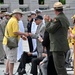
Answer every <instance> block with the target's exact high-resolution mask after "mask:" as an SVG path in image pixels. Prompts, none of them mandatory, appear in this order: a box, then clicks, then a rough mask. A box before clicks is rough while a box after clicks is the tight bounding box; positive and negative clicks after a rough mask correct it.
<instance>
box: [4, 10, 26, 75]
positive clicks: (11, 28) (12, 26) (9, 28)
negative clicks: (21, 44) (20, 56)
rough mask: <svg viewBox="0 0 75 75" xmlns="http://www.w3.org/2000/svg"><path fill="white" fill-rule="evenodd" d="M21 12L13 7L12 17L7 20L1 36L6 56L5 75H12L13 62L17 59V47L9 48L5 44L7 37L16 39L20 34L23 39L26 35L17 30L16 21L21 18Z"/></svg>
mask: <svg viewBox="0 0 75 75" xmlns="http://www.w3.org/2000/svg"><path fill="white" fill-rule="evenodd" d="M22 14H23V13H22V11H21V10H20V9H15V10H14V11H13V12H12V17H11V18H10V20H9V21H8V23H7V25H6V28H5V36H4V38H3V48H4V51H5V53H6V56H7V61H6V73H5V75H13V68H14V63H15V62H16V60H17V48H12V49H10V48H9V47H8V46H7V41H8V40H7V38H8V37H17V39H19V37H20V36H21V37H23V39H24V37H25V36H26V33H22V32H20V31H19V25H18V21H19V20H20V19H21V17H22ZM19 35H20V36H19Z"/></svg>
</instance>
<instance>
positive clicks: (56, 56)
mask: <svg viewBox="0 0 75 75" xmlns="http://www.w3.org/2000/svg"><path fill="white" fill-rule="evenodd" d="M52 56H53V61H54V66H55V69H56V72H57V75H67V71H66V68H65V52H64V51H56V52H52Z"/></svg>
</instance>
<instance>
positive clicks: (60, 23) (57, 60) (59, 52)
mask: <svg viewBox="0 0 75 75" xmlns="http://www.w3.org/2000/svg"><path fill="white" fill-rule="evenodd" d="M54 12H55V14H56V17H55V18H54V19H53V20H52V19H51V18H50V17H49V16H48V15H46V16H45V17H44V18H45V21H46V30H47V31H48V32H49V35H50V48H51V49H50V51H51V52H52V56H53V61H54V66H55V69H56V72H57V75H67V72H66V69H65V53H66V52H67V51H68V50H69V45H68V40H67V33H68V28H69V25H70V23H69V21H68V19H67V17H66V16H65V14H64V13H63V5H62V3H61V2H56V3H55V4H54ZM49 71H50V70H49ZM48 75H50V74H48Z"/></svg>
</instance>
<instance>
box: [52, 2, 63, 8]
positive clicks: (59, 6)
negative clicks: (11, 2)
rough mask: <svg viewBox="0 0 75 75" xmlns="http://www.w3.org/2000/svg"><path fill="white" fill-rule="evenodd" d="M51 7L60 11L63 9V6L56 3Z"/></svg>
mask: <svg viewBox="0 0 75 75" xmlns="http://www.w3.org/2000/svg"><path fill="white" fill-rule="evenodd" d="M53 7H54V8H55V9H62V8H63V4H62V3H61V2H56V3H55V4H54V6H53Z"/></svg>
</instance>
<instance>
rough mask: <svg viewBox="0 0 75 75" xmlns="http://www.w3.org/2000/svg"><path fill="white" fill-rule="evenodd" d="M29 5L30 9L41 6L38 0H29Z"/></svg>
mask: <svg viewBox="0 0 75 75" xmlns="http://www.w3.org/2000/svg"><path fill="white" fill-rule="evenodd" d="M27 1H28V0H27ZM29 7H30V10H35V9H38V8H39V5H38V0H29Z"/></svg>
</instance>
